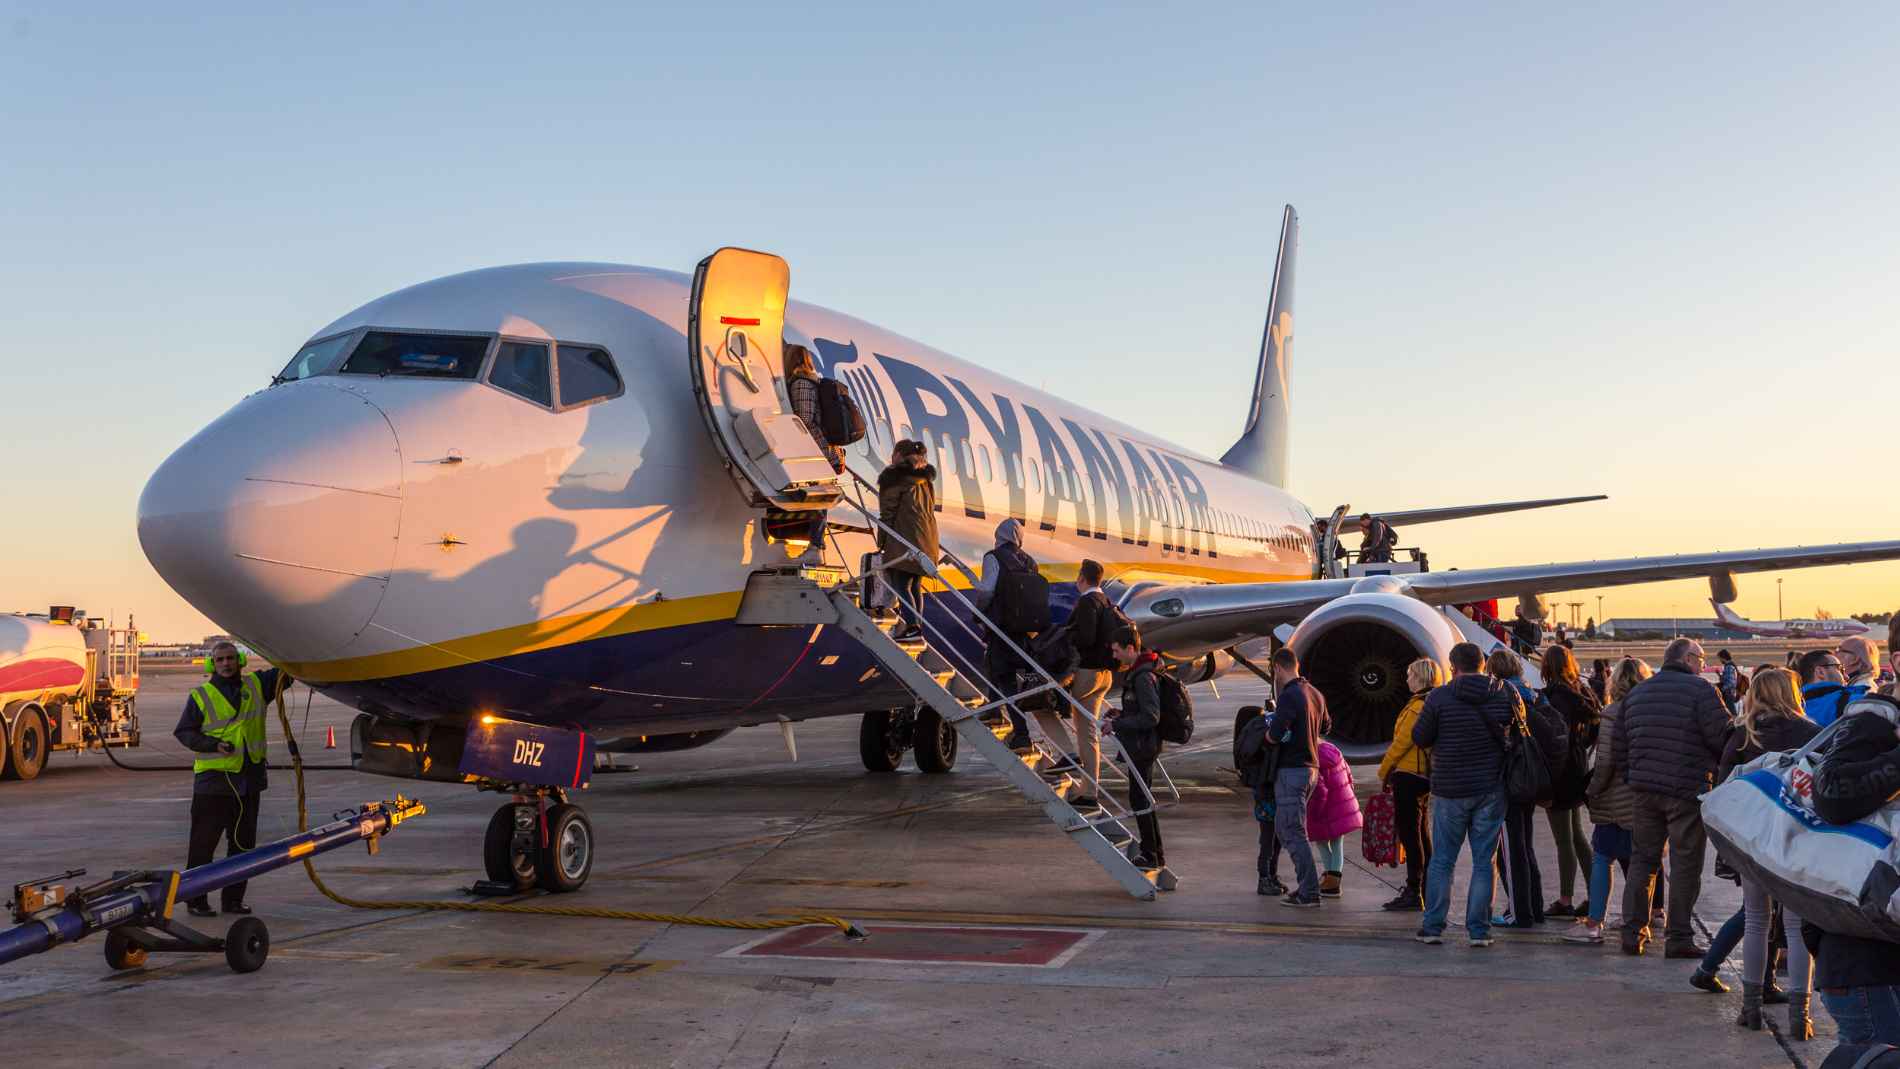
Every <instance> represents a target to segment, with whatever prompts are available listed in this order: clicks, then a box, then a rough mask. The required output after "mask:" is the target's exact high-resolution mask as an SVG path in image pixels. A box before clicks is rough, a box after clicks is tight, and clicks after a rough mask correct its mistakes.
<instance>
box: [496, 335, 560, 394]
mask: <svg viewBox="0 0 1900 1069" xmlns="http://www.w3.org/2000/svg"><path fill="white" fill-rule="evenodd" d="M488 381H489V383H490V385H494V386H499V387H501V388H502V389H504V390H507V391H508V392H509V393H512V394H516V395H518V396H521V397H525V398H527V399H528V400H530V401H533V402H534V403H535V404H537V405H546V406H548V407H549V408H552V407H554V393H553V391H552V390H551V389H550V388H549V386H548V347H547V346H545V345H536V344H533V343H530V342H519V341H504V342H502V343H501V349H500V350H499V351H497V352H496V353H495V366H494V368H493V369H492V370H490V371H489V372H488Z"/></svg>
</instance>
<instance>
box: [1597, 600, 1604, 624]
mask: <svg viewBox="0 0 1900 1069" xmlns="http://www.w3.org/2000/svg"><path fill="white" fill-rule="evenodd" d="M1597 626H1598V627H1602V626H1603V595H1601V594H1598V595H1597Z"/></svg>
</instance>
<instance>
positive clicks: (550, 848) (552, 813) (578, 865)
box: [482, 799, 594, 892]
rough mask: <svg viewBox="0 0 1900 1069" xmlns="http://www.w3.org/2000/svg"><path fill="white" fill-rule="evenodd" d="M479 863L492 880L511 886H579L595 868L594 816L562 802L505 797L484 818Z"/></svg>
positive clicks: (571, 888)
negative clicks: (504, 802) (485, 827)
mask: <svg viewBox="0 0 1900 1069" xmlns="http://www.w3.org/2000/svg"><path fill="white" fill-rule="evenodd" d="M544 805H545V812H544ZM544 825H545V826H544ZM482 866H483V868H485V869H486V870H487V873H488V879H489V881H490V882H491V883H492V884H499V885H503V886H506V887H509V888H512V889H513V890H515V891H526V890H528V889H529V888H531V887H539V888H541V889H542V890H544V891H554V892H568V891H578V890H580V889H581V887H582V885H584V884H585V883H586V882H587V877H588V876H589V875H591V874H592V873H593V871H594V824H593V821H591V820H588V819H587V813H586V811H584V810H582V809H581V807H580V806H577V805H573V804H571V803H569V802H566V801H560V802H556V803H554V804H551V805H547V804H545V800H543V799H537V800H535V801H532V802H510V803H508V804H506V805H504V806H502V807H501V808H499V809H497V810H495V815H494V816H492V817H490V818H488V831H487V833H486V834H485V835H484V837H483V840H482Z"/></svg>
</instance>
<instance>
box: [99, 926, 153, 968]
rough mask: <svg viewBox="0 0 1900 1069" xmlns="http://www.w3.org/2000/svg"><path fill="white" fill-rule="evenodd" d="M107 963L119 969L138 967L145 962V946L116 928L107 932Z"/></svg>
mask: <svg viewBox="0 0 1900 1069" xmlns="http://www.w3.org/2000/svg"><path fill="white" fill-rule="evenodd" d="M106 964H107V965H110V966H112V967H113V968H115V969H119V970H125V969H136V968H138V967H139V966H141V965H143V964H145V948H144V947H142V946H140V945H138V944H137V943H134V942H133V941H132V940H130V939H127V938H126V937H125V936H124V935H122V934H120V932H119V930H118V929H117V928H114V929H113V930H111V931H109V932H107V933H106Z"/></svg>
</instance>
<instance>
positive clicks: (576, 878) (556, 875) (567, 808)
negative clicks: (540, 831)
mask: <svg viewBox="0 0 1900 1069" xmlns="http://www.w3.org/2000/svg"><path fill="white" fill-rule="evenodd" d="M534 869H535V882H536V883H538V884H539V885H540V886H541V889H542V890H543V891H554V892H567V891H578V890H580V889H581V885H582V884H584V883H586V882H587V877H588V874H590V873H592V872H593V871H594V824H593V822H592V821H590V820H588V819H587V814H586V813H585V812H583V811H582V810H581V807H580V806H577V805H570V804H568V803H566V802H562V803H561V804H560V805H556V806H550V807H548V848H547V849H546V850H536V851H535V857H534Z"/></svg>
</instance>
